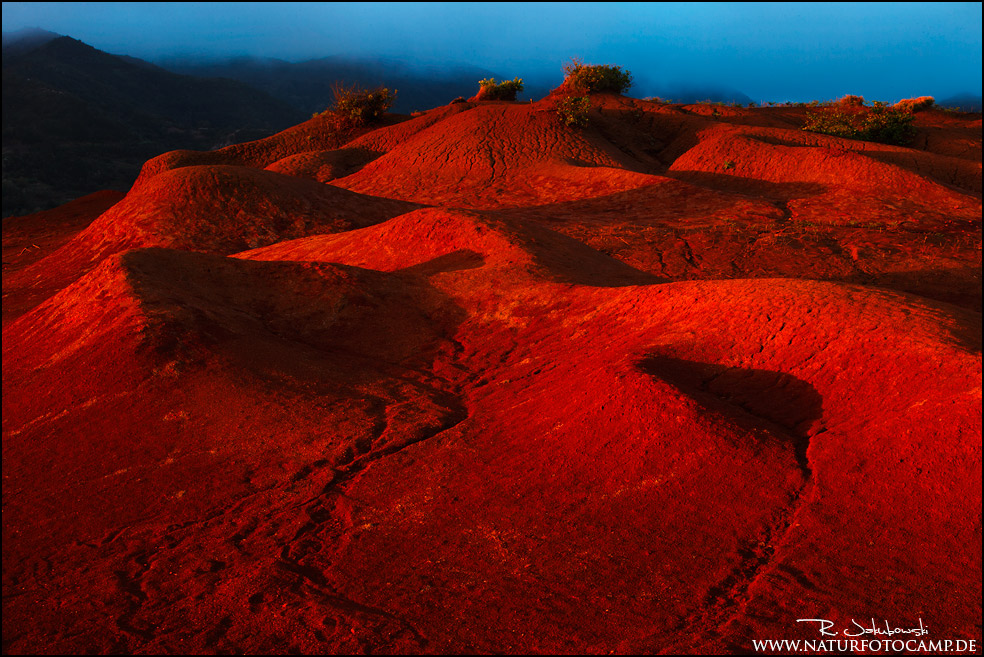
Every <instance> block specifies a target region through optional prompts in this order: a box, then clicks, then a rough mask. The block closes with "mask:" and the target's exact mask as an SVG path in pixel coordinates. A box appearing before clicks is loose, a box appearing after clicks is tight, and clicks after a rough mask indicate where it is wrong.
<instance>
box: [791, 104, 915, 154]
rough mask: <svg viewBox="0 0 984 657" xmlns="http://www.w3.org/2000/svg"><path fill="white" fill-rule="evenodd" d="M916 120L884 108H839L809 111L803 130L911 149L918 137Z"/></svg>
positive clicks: (902, 113)
mask: <svg viewBox="0 0 984 657" xmlns="http://www.w3.org/2000/svg"><path fill="white" fill-rule="evenodd" d="M913 118H914V117H913V116H912V113H911V112H910V111H908V110H907V109H896V108H892V107H886V106H884V105H876V106H875V107H870V108H869V107H864V106H857V105H854V106H845V105H838V106H837V107H825V108H822V109H818V110H816V111H807V113H806V125H804V126H803V130H807V131H809V132H819V133H822V134H825V135H833V136H834V137H844V138H847V139H860V140H863V141H875V142H879V143H882V144H894V145H896V146H907V145H908V144H909V143H911V142H912V139H913V137H915V136H916V130H915V128H914V127H913V125H912V122H913Z"/></svg>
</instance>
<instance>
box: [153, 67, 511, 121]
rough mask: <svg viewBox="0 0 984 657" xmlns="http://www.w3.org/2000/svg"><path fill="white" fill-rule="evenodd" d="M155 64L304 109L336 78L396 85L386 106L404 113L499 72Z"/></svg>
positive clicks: (466, 92)
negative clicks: (255, 91) (249, 88)
mask: <svg viewBox="0 0 984 657" xmlns="http://www.w3.org/2000/svg"><path fill="white" fill-rule="evenodd" d="M157 64H158V65H160V66H162V67H163V68H165V69H167V70H169V71H173V72H175V73H181V74H185V75H194V76H199V77H222V78H229V79H232V80H238V81H240V82H243V83H245V84H248V85H250V86H252V87H255V88H257V89H260V90H262V91H264V92H266V93H268V94H270V95H271V96H273V97H275V98H279V99H280V100H282V101H284V102H286V103H289V104H290V105H292V106H293V107H296V108H298V109H299V110H301V111H303V112H305V113H308V114H310V113H313V112H320V111H322V110H324V109H325V108H326V107H327V106H328V105H330V104H331V103H332V101H333V100H334V94H333V91H332V87H333V86H334V85H335V83H336V82H338V83H340V84H342V85H345V86H353V85H358V86H362V87H369V88H372V87H377V86H385V87H388V88H390V89H396V90H397V92H398V93H397V96H396V102H395V103H394V104H393V107H392V108H391V111H393V112H395V113H399V114H409V113H410V112H413V111H417V110H427V109H431V108H432V107H437V106H440V105H445V104H447V103H449V102H450V101H452V100H454V99H455V98H456V97H458V96H465V97H467V96H471V95H473V94H474V93H475V92H476V91H477V90H478V81H479V80H481V79H484V78H489V77H501V76H500V75H499V74H498V73H496V72H493V71H489V70H487V69H483V68H478V67H473V66H465V65H451V66H448V67H446V68H441V69H436V68H430V69H428V68H426V67H425V68H418V67H413V66H411V65H409V64H407V63H405V62H401V61H397V60H393V59H356V58H350V57H341V56H332V57H324V58H320V59H312V60H308V61H303V62H296V63H294V62H287V61H284V60H281V59H270V58H261V57H233V58H228V59H220V60H193V59H189V58H173V59H165V60H160V61H158V62H157Z"/></svg>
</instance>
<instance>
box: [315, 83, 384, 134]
mask: <svg viewBox="0 0 984 657" xmlns="http://www.w3.org/2000/svg"><path fill="white" fill-rule="evenodd" d="M332 91H333V92H334V94H335V103H334V104H333V105H332V106H331V107H329V108H328V110H327V111H328V112H331V113H332V114H335V115H337V116H339V117H341V118H343V119H346V120H348V121H351V122H352V123H353V124H355V125H367V124H369V123H373V122H375V121H378V120H379V119H381V118H382V116H383V114H385V113H386V110H388V109H389V108H390V107H391V106H392V105H393V101H394V100H396V90H395V89H394V90H393V91H390V90H389V89H387V88H386V87H376V88H375V89H371V90H369V89H362V88H360V87H357V86H352V87H345V86H343V85H341V84H339V83H335V85H334V86H333V87H332Z"/></svg>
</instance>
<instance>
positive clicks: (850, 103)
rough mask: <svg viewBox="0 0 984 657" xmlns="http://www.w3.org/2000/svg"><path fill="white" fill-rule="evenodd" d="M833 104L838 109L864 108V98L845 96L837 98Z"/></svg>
mask: <svg viewBox="0 0 984 657" xmlns="http://www.w3.org/2000/svg"><path fill="white" fill-rule="evenodd" d="M834 104H835V105H837V106H838V107H864V97H863V96H853V95H851V94H847V95H846V96H844V97H843V98H838V99H837V102H836V103H834Z"/></svg>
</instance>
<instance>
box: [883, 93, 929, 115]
mask: <svg viewBox="0 0 984 657" xmlns="http://www.w3.org/2000/svg"><path fill="white" fill-rule="evenodd" d="M935 104H936V99H935V98H933V97H932V96H919V98H903V99H902V100H900V101H899V102H897V103H895V105H893V106H892V107H894V108H895V109H899V110H907V111H909V112H920V111H922V110H927V109H929V108H930V107H933V106H934V105H935Z"/></svg>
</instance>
